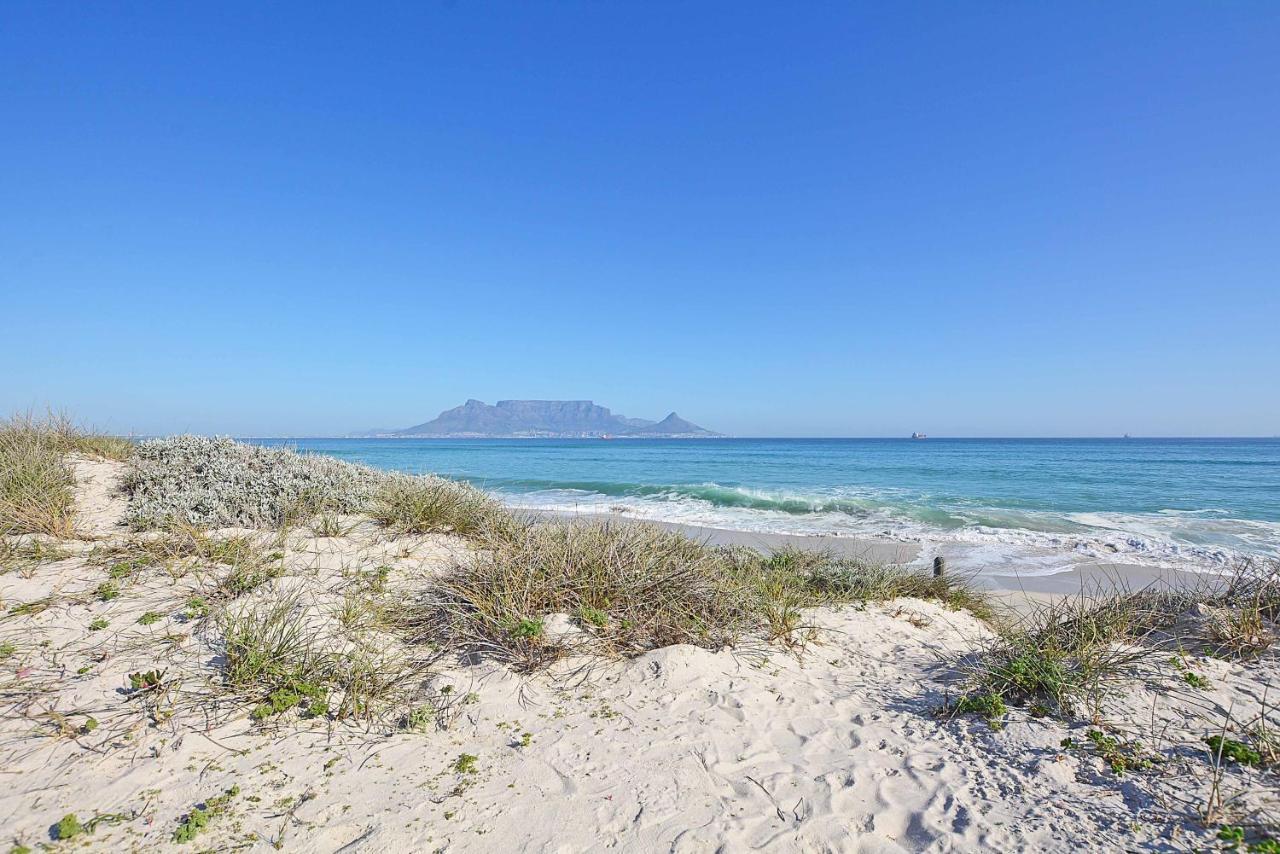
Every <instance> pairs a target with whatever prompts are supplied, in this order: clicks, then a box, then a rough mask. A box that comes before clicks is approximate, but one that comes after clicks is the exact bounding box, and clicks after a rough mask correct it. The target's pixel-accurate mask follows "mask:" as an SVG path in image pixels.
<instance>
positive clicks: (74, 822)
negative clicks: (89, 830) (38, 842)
mask: <svg viewBox="0 0 1280 854" xmlns="http://www.w3.org/2000/svg"><path fill="white" fill-rule="evenodd" d="M84 831H85V828H84V825H83V824H81V823H80V819H78V818H76V814H75V813H73V812H71V813H67V814H66V815H64V816H63V817H62V818H61V819H60V820H59V821H58V823H57V824H55V825H54V826H53V836H54V838H55V839H58V840H63V839H75V838H76V837H77V836H79V835H80V834H82V833H84Z"/></svg>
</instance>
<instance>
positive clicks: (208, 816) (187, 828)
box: [173, 786, 240, 844]
mask: <svg viewBox="0 0 1280 854" xmlns="http://www.w3.org/2000/svg"><path fill="white" fill-rule="evenodd" d="M239 794H240V787H239V786H232V787H231V788H230V789H227V790H226V791H225V792H223V793H222V794H221V795H214V796H213V797H211V798H209V799H208V800H207V801H205V802H204V803H203V804H199V805H197V806H195V807H193V808H192V810H191V812H189V813H187V815H186V816H185V817H184V818H183V819H182V821H181V823H179V825H178V829H177V830H175V831H174V832H173V841H174V842H177V843H178V844H182V843H184V842H190V841H192V840H193V839H195V838H196V837H197V836H199V835H200V832H201V831H203V830H204V829H205V828H207V827H208V826H209V822H210V821H211V820H212V819H214V818H217V817H218V816H219V815H222V814H223V813H225V812H226V811H227V809H228V808H229V807H230V805H231V801H232V800H233V799H234V798H235V797H236V796H237V795H239Z"/></svg>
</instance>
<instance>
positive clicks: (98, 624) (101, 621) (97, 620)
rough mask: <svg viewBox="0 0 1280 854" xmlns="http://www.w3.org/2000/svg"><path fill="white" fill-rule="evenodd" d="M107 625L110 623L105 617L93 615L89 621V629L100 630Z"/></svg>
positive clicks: (92, 630)
mask: <svg viewBox="0 0 1280 854" xmlns="http://www.w3.org/2000/svg"><path fill="white" fill-rule="evenodd" d="M108 625H110V623H108V622H107V619H106V618H105V617H94V618H93V620H92V621H91V622H90V623H89V631H91V632H100V631H102V630H103V629H105V628H106V627H107V626H108Z"/></svg>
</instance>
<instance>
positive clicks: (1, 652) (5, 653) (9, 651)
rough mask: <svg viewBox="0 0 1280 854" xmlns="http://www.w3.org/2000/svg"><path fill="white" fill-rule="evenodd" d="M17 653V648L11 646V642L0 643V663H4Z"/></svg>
mask: <svg viewBox="0 0 1280 854" xmlns="http://www.w3.org/2000/svg"><path fill="white" fill-rule="evenodd" d="M17 651H18V648H17V647H16V646H14V645H13V641H4V642H2V643H0V661H4V660H5V659H6V658H9V657H10V656H11V655H13V654H14V653H15V652H17Z"/></svg>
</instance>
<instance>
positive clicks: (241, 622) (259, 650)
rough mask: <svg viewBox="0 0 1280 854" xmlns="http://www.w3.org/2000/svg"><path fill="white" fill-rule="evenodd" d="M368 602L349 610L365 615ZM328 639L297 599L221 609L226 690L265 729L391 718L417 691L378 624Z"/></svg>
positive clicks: (317, 617)
mask: <svg viewBox="0 0 1280 854" xmlns="http://www.w3.org/2000/svg"><path fill="white" fill-rule="evenodd" d="M367 605H368V602H367V601H366V602H364V603H360V604H353V603H348V605H347V607H356V608H364V607H366V606H367ZM355 622H356V623H358V625H347V626H344V627H343V632H342V633H341V634H334V633H333V632H332V631H331V629H332V628H333V627H332V626H331V625H328V624H327V620H326V619H325V617H324V615H322V614H320V613H319V612H317V611H316V610H315V608H314V607H311V606H309V605H308V604H307V603H306V602H304V601H303V600H302V598H301V597H299V596H297V595H289V596H284V597H273V598H271V599H269V600H265V601H262V602H259V603H257V604H255V605H253V606H250V607H242V608H232V607H227V608H224V609H222V610H221V611H220V612H219V613H218V615H217V618H216V623H217V626H218V628H219V629H220V630H221V632H222V634H223V638H224V644H225V646H224V649H225V653H224V664H223V675H224V680H225V685H226V687H227V688H229V689H230V690H231V691H233V692H234V693H236V694H238V695H240V696H242V697H243V698H244V699H245V700H247V701H248V702H250V703H252V704H254V705H253V711H252V714H251V716H252V717H253V718H254V719H255V720H258V721H261V722H265V721H268V720H270V719H273V718H276V717H277V716H279V715H284V714H286V713H289V712H293V711H295V710H296V711H297V712H299V713H300V714H301V715H302V716H303V717H311V718H318V717H332V718H334V719H336V720H345V719H362V720H370V719H377V718H384V717H386V718H388V719H390V717H393V716H394V715H395V714H396V713H397V712H396V710H398V709H400V708H402V707H404V706H405V705H406V704H407V700H408V697H409V696H410V693H411V692H412V690H413V688H414V687H415V685H416V681H415V680H414V679H413V678H412V677H413V676H414V672H415V671H414V670H413V668H412V666H411V663H410V662H409V661H408V660H407V659H406V658H405V657H404V656H403V655H401V654H400V653H399V651H398V649H397V648H396V646H395V643H394V639H393V638H391V637H390V636H389V635H386V634H385V633H382V632H379V631H377V630H375V629H374V628H373V624H374V623H376V622H377V621H376V618H374V617H368V618H367V619H366V618H363V617H362V618H359V619H357V620H356V621H355Z"/></svg>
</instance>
